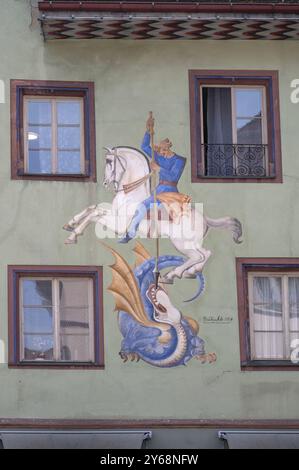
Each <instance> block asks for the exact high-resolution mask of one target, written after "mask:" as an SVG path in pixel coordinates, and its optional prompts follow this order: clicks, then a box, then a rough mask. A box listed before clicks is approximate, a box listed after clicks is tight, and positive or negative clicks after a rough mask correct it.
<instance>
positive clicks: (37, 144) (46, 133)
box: [27, 126, 52, 150]
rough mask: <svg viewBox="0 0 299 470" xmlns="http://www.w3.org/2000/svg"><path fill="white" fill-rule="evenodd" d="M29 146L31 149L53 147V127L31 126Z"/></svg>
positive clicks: (28, 138)
mask: <svg viewBox="0 0 299 470" xmlns="http://www.w3.org/2000/svg"><path fill="white" fill-rule="evenodd" d="M27 140H28V148H29V150H35V149H41V148H42V149H47V150H51V148H52V129H51V127H49V126H43V127H38V126H30V127H29V129H28V135H27Z"/></svg>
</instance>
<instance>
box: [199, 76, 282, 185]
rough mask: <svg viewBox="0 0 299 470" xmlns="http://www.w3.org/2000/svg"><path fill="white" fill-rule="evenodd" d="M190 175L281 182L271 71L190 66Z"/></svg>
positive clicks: (275, 89)
mask: <svg viewBox="0 0 299 470" xmlns="http://www.w3.org/2000/svg"><path fill="white" fill-rule="evenodd" d="M190 100H191V144H192V181H193V182H196V181H209V182H213V181H229V182H236V181H243V182H245V181H246V182H257V181H268V182H270V181H275V182H281V156H280V130H279V102H278V76H277V73H275V72H269V71H265V72H252V71H251V72H245V71H241V72H232V71H223V72H220V71H218V72H217V71H209V72H207V71H203V72H202V71H191V72H190Z"/></svg>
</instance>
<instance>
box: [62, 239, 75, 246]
mask: <svg viewBox="0 0 299 470" xmlns="http://www.w3.org/2000/svg"><path fill="white" fill-rule="evenodd" d="M76 243H77V240H74V239H73V238H67V239H66V240H65V242H64V244H65V245H75V244H76Z"/></svg>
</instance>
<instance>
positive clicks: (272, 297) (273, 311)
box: [251, 277, 283, 331]
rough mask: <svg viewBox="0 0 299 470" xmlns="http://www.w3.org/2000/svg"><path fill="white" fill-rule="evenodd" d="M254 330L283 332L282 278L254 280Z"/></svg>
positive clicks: (259, 278)
mask: <svg viewBox="0 0 299 470" xmlns="http://www.w3.org/2000/svg"><path fill="white" fill-rule="evenodd" d="M251 321H253V329H254V330H261V331H273V330H276V331H277V330H278V331H281V330H282V329H283V321H282V286H281V278H280V277H255V278H254V279H253V318H252V319H251Z"/></svg>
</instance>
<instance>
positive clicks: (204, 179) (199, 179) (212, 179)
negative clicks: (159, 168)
mask: <svg viewBox="0 0 299 470" xmlns="http://www.w3.org/2000/svg"><path fill="white" fill-rule="evenodd" d="M191 182H192V183H258V184H260V183H282V182H283V181H282V178H281V177H278V176H262V177H260V178H251V177H248V176H244V177H241V176H203V175H202V176H194V175H192V178H191Z"/></svg>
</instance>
